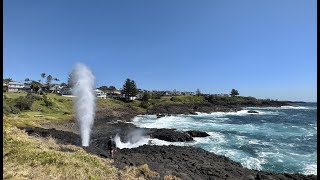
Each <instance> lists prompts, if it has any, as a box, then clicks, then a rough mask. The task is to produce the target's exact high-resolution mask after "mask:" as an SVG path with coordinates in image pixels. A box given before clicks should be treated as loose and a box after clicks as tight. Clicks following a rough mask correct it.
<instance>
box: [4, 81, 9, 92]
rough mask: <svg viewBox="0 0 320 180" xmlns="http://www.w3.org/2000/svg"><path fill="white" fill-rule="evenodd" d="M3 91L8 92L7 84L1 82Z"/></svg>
mask: <svg viewBox="0 0 320 180" xmlns="http://www.w3.org/2000/svg"><path fill="white" fill-rule="evenodd" d="M3 92H8V84H7V83H3Z"/></svg>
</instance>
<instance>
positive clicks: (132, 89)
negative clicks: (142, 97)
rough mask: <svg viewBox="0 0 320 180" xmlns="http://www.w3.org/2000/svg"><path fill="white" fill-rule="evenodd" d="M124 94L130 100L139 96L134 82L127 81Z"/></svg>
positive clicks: (123, 90)
mask: <svg viewBox="0 0 320 180" xmlns="http://www.w3.org/2000/svg"><path fill="white" fill-rule="evenodd" d="M122 93H123V94H125V96H126V97H127V98H128V99H130V97H134V96H136V95H137V94H138V89H137V86H136V83H135V82H134V80H131V79H129V78H128V79H127V80H126V81H125V83H124V85H123V89H122Z"/></svg>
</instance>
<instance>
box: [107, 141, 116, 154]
mask: <svg viewBox="0 0 320 180" xmlns="http://www.w3.org/2000/svg"><path fill="white" fill-rule="evenodd" d="M115 148H116V143H115V142H114V140H113V139H109V141H108V150H109V151H110V153H111V151H112V150H113V149H115Z"/></svg>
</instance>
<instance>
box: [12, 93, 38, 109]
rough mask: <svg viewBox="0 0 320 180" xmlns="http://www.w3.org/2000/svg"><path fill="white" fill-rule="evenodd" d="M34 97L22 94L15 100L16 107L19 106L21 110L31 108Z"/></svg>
mask: <svg viewBox="0 0 320 180" xmlns="http://www.w3.org/2000/svg"><path fill="white" fill-rule="evenodd" d="M33 101H34V99H33V98H32V96H25V97H23V96H20V97H19V98H17V99H16V100H15V105H14V106H15V107H16V108H18V109H19V110H21V111H23V110H31V107H32V104H33Z"/></svg>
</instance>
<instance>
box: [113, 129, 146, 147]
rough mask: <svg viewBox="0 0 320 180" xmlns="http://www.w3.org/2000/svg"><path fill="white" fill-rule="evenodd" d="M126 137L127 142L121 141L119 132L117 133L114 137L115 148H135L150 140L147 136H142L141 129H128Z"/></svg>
mask: <svg viewBox="0 0 320 180" xmlns="http://www.w3.org/2000/svg"><path fill="white" fill-rule="evenodd" d="M126 139H127V140H128V142H122V141H121V139H120V136H119V134H117V135H116V137H115V138H114V141H115V142H116V146H117V148H119V149H123V148H136V147H139V146H142V145H144V144H148V143H149V140H150V138H149V137H146V136H144V131H143V130H141V129H135V130H132V131H130V132H129V133H128V135H127V138H126Z"/></svg>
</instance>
